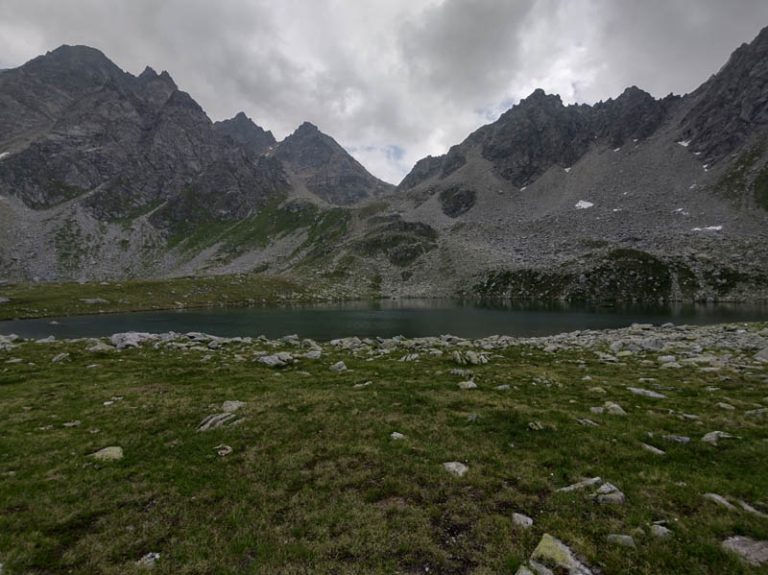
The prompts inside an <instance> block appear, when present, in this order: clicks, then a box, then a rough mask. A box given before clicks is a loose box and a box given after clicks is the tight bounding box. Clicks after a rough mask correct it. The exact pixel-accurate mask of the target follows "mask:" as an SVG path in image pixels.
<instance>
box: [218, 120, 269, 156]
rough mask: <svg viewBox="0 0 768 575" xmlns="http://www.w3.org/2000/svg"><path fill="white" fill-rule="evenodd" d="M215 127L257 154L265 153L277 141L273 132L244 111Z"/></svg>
mask: <svg viewBox="0 0 768 575" xmlns="http://www.w3.org/2000/svg"><path fill="white" fill-rule="evenodd" d="M214 129H215V130H216V131H217V132H219V133H220V134H223V135H225V136H228V137H230V138H232V139H233V140H234V141H235V142H237V143H238V144H240V145H241V146H243V147H244V148H246V149H247V150H248V151H249V152H251V153H253V154H255V155H257V156H258V155H261V154H263V153H264V152H266V151H267V150H268V149H269V148H270V147H272V146H274V145H275V143H277V141H276V140H275V137H274V136H273V135H272V132H270V131H266V130H264V129H263V128H262V127H260V126H257V125H256V124H255V123H254V122H253V120H251V119H250V118H249V117H248V116H246V115H245V113H244V112H238V113H237V114H236V115H235V116H234V117H233V118H230V119H229V120H224V121H222V122H216V123H215V124H214Z"/></svg>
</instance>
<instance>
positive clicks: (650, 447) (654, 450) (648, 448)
mask: <svg viewBox="0 0 768 575" xmlns="http://www.w3.org/2000/svg"><path fill="white" fill-rule="evenodd" d="M640 445H642V447H643V449H645V450H646V451H650V452H651V453H653V454H654V455H664V454H665V452H664V451H662V450H661V449H659V448H658V447H654V446H653V445H648V444H647V443H640Z"/></svg>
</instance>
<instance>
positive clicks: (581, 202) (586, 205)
mask: <svg viewBox="0 0 768 575" xmlns="http://www.w3.org/2000/svg"><path fill="white" fill-rule="evenodd" d="M594 205H595V204H593V203H592V202H587V201H585V200H579V201H578V202H577V203H576V209H577V210H587V209H589V208H591V207H592V206H594Z"/></svg>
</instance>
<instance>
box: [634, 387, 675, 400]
mask: <svg viewBox="0 0 768 575" xmlns="http://www.w3.org/2000/svg"><path fill="white" fill-rule="evenodd" d="M627 389H628V390H629V391H631V392H632V393H634V394H635V395H640V396H642V397H649V398H651V399H666V398H667V396H666V395H664V394H663V393H658V392H656V391H651V390H650V389H643V388H642V387H628V388H627Z"/></svg>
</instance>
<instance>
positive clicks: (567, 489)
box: [558, 477, 603, 493]
mask: <svg viewBox="0 0 768 575" xmlns="http://www.w3.org/2000/svg"><path fill="white" fill-rule="evenodd" d="M602 481H603V480H602V479H601V478H600V477H592V478H590V479H583V480H581V481H579V482H578V483H574V484H573V485H569V486H568V487H561V488H560V489H558V491H559V492H561V493H569V492H571V491H578V490H579V489H585V488H587V487H592V486H593V485H598V484H599V483H602Z"/></svg>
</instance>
